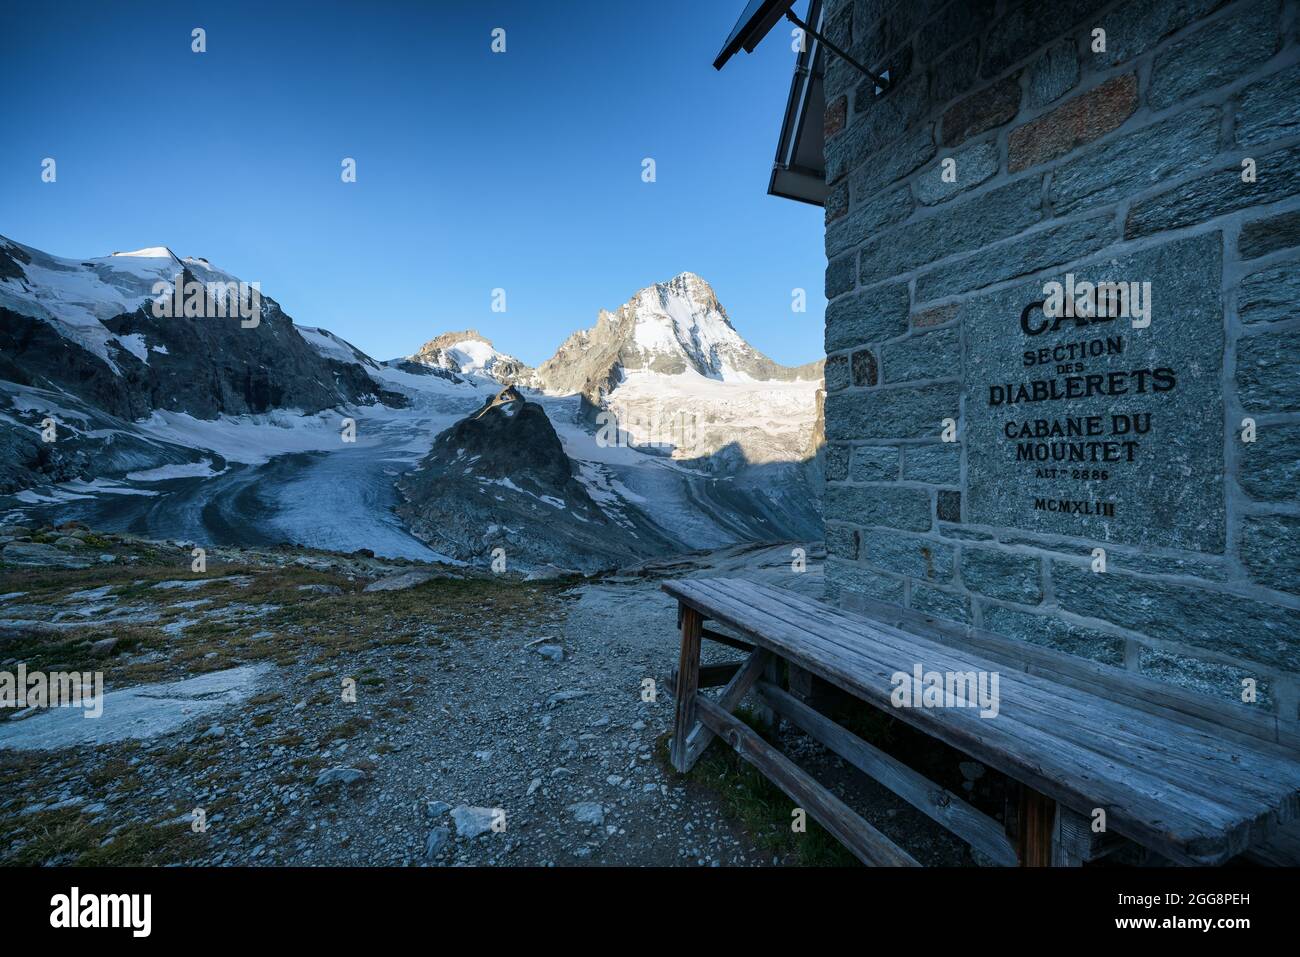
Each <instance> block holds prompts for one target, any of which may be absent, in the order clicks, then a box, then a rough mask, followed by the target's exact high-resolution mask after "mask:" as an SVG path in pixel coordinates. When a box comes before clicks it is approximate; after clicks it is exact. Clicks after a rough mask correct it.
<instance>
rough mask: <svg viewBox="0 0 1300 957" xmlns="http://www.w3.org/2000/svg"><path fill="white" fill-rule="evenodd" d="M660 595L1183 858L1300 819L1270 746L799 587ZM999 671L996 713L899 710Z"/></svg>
mask: <svg viewBox="0 0 1300 957" xmlns="http://www.w3.org/2000/svg"><path fill="white" fill-rule="evenodd" d="M664 590H665V591H667V592H668V593H669V594H671V595H673V596H674V597H676V598H677V599H678V600H679V601H681V602H683V603H684V604H686V605H687V606H689V607H691V608H694V609H696V610H698V611H699V612H700V613H701V614H703V615H705V616H706V617H708V618H711V619H714V620H716V621H719V622H721V623H723V624H725V625H728V626H730V627H731V628H733V629H735V630H737V631H738V632H739V633H740V634H743V635H745V636H746V637H747V638H749V639H751V640H753V641H754V642H755V644H757V645H759V646H762V647H767V648H769V649H771V650H772V651H774V652H776V653H777V654H779V655H780V656H782V657H784V658H787V659H788V660H791V661H793V662H795V663H796V664H798V665H800V666H801V667H804V668H807V669H808V670H810V671H812V672H813V673H814V674H817V675H819V676H820V677H822V678H824V679H826V680H828V681H830V682H831V683H832V684H835V685H837V686H839V687H841V688H842V689H844V690H845V691H848V692H849V693H850V694H853V695H855V696H856V697H859V698H861V699H863V700H865V701H867V702H869V703H871V704H873V705H875V706H877V707H879V708H882V709H883V710H885V711H887V712H889V713H892V714H894V715H895V716H896V717H898V718H899V719H901V720H903V721H905V722H907V723H909V724H912V725H913V726H915V727H917V728H919V729H920V730H922V731H924V732H926V733H927V734H930V735H932V736H934V737H937V738H939V739H940V740H943V741H946V742H947V743H948V744H950V745H952V746H953V747H956V748H958V749H959V750H961V751H964V752H965V753H967V754H969V755H971V756H972V757H974V758H976V759H978V760H981V761H983V762H984V763H986V764H988V765H990V766H991V767H994V768H997V769H998V770H1000V771H1002V772H1003V773H1005V774H1008V775H1009V776H1011V777H1012V778H1014V779H1016V780H1018V781H1021V782H1022V783H1024V784H1027V785H1029V786H1030V787H1033V788H1035V789H1036V790H1038V791H1041V792H1042V793H1044V794H1046V795H1048V796H1050V797H1052V798H1053V799H1055V800H1058V801H1060V802H1061V803H1063V804H1065V805H1066V806H1068V807H1070V808H1071V809H1073V810H1074V811H1076V812H1078V813H1080V814H1084V815H1090V814H1091V813H1092V810H1093V809H1094V808H1097V807H1101V808H1105V809H1106V813H1107V818H1108V820H1107V823H1108V827H1109V828H1110V829H1113V830H1114V831H1116V832H1117V833H1120V834H1123V835H1125V836H1127V837H1130V838H1132V839H1133V840H1136V841H1138V842H1139V843H1141V844H1144V845H1146V846H1148V847H1151V848H1153V849H1155V850H1157V851H1159V852H1160V853H1162V854H1165V855H1166V856H1168V857H1170V858H1172V859H1174V860H1178V861H1182V862H1185V863H1199V864H1216V863H1222V862H1223V861H1224V860H1227V859H1228V858H1230V857H1232V856H1235V855H1236V854H1238V853H1241V852H1242V851H1244V850H1245V849H1246V848H1247V847H1248V846H1249V845H1250V844H1251V843H1253V842H1255V841H1258V840H1260V839H1262V838H1264V837H1265V836H1266V835H1268V834H1269V833H1271V832H1273V831H1274V830H1275V829H1276V828H1278V827H1279V826H1281V825H1284V824H1286V823H1287V822H1289V821H1290V820H1292V819H1293V818H1295V817H1296V816H1298V815H1300V762H1298V761H1297V759H1296V755H1295V754H1294V753H1292V752H1290V751H1288V750H1287V749H1285V748H1282V747H1281V746H1278V745H1274V744H1270V743H1268V742H1265V741H1259V742H1250V741H1243V740H1239V739H1237V738H1235V737H1234V738H1232V739H1228V740H1223V739H1220V738H1216V737H1215V736H1214V735H1213V734H1212V733H1209V732H1208V731H1206V730H1205V729H1204V728H1202V727H1199V726H1192V725H1191V724H1183V723H1180V722H1179V721H1177V720H1176V716H1173V715H1170V716H1162V715H1158V714H1153V713H1151V712H1148V711H1143V710H1139V709H1136V708H1133V707H1130V706H1128V705H1125V704H1120V703H1118V702H1116V701H1113V700H1110V699H1108V698H1105V697H1101V696H1099V695H1096V694H1092V693H1090V692H1088V691H1086V690H1083V689H1080V688H1078V687H1075V686H1073V685H1066V684H1062V683H1060V682H1055V681H1052V680H1051V679H1050V678H1048V677H1046V676H1043V675H1041V674H1034V673H1030V672H1024V671H1005V670H1003V665H1002V664H1000V663H998V662H996V661H994V660H991V659H989V658H987V657H985V656H983V655H981V654H980V653H978V652H977V651H974V650H970V649H965V648H958V647H954V646H953V645H951V644H945V643H940V642H937V641H934V640H931V639H928V638H924V637H920V636H916V635H911V634H908V633H907V632H904V631H902V630H900V629H897V628H893V627H890V626H883V625H882V624H881V623H879V622H876V621H873V620H872V619H869V618H866V617H863V616H860V615H855V614H853V613H851V612H846V611H843V610H840V609H837V608H833V607H831V606H829V605H826V604H823V603H821V602H816V601H813V600H812V599H808V598H805V597H803V596H801V595H798V594H795V593H793V592H790V591H787V590H784V589H776V588H770V587H767V586H762V585H758V584H755V583H752V582H748V581H745V580H740V579H688V580H682V581H674V582H668V583H666V584H665V585H664ZM918 663H919V664H921V665H922V666H923V668H924V670H926V671H940V672H945V671H953V672H965V671H976V672H981V671H982V672H998V673H999V681H1000V688H999V691H1000V694H999V698H1000V702H999V705H1000V710H999V714H998V716H997V717H996V718H981V717H979V715H978V709H975V708H897V709H896V708H894V707H893V706H892V704H891V701H890V693H891V691H892V688H893V685H892V682H891V680H890V679H891V676H892V675H893V674H894V673H896V672H900V671H901V672H903V673H905V674H909V675H910V674H911V672H912V668H913V665H914V664H918Z"/></svg>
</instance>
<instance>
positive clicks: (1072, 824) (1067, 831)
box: [1052, 804, 1094, 867]
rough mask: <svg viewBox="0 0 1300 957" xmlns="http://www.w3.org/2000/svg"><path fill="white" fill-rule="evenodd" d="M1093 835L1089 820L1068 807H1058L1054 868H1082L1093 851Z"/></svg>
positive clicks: (1055, 826)
mask: <svg viewBox="0 0 1300 957" xmlns="http://www.w3.org/2000/svg"><path fill="white" fill-rule="evenodd" d="M1093 837H1094V835H1093V833H1092V827H1091V823H1090V822H1089V820H1088V818H1086V817H1084V816H1083V815H1082V814H1079V813H1077V812H1075V811H1071V810H1070V809H1069V808H1068V807H1064V806H1062V805H1060V804H1058V805H1056V820H1055V821H1054V822H1053V827H1052V866H1053V867H1082V866H1083V862H1084V861H1086V860H1088V859H1089V857H1090V856H1091V853H1092V849H1093V844H1094V841H1093Z"/></svg>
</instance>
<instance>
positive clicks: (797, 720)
mask: <svg viewBox="0 0 1300 957" xmlns="http://www.w3.org/2000/svg"><path fill="white" fill-rule="evenodd" d="M757 690H758V695H759V697H760V698H761V699H762V700H763V701H764V702H765V703H767V704H768V706H769V707H771V708H772V709H773V710H774V711H776V713H777V714H779V715H781V717H783V718H785V719H786V720H787V721H789V722H790V723H791V724H793V725H794V726H795V727H797V728H800V729H801V730H802V731H804V733H806V734H807V735H808V736H809V737H811V738H812V739H813V740H814V741H818V742H820V743H821V744H823V745H825V746H826V747H827V748H829V749H830V750H832V751H834V752H835V753H836V754H838V755H839V756H840V757H841V758H843V759H844V760H845V761H847V762H849V764H851V765H853V766H854V767H855V768H857V769H858V770H859V771H861V772H862V773H863V774H866V775H867V776H868V777H870V778H873V779H874V780H876V781H878V782H880V783H881V784H883V785H884V786H885V787H887V788H889V790H891V791H893V792H894V793H895V794H897V795H898V796H899V797H901V798H902V799H903V800H904V801H906V802H907V803H908V804H911V805H912V806H913V807H914V808H916V809H917V810H918V811H920V812H921V813H922V814H924V815H925V816H926V817H928V818H930V819H931V820H933V821H935V822H936V823H938V824H942V825H943V826H944V827H945V828H947V829H948V830H949V831H951V832H952V833H953V834H955V835H956V836H957V837H959V838H961V839H962V840H963V841H965V842H966V843H967V844H969V845H970V846H971V847H973V848H975V849H976V850H977V851H980V852H981V853H982V854H984V855H986V856H987V857H989V858H991V859H993V860H994V861H996V862H997V863H998V864H1001V865H1002V866H1004V867H1014V866H1015V865H1016V863H1017V857H1016V850H1015V848H1014V847H1012V846H1011V841H1010V840H1008V839H1007V835H1006V831H1005V829H1004V828H1003V826H1002V825H1001V824H999V823H998V822H997V821H995V820H993V818H991V817H989V816H988V815H986V814H983V813H981V812H980V811H977V810H976V809H975V808H973V807H971V806H970V805H969V804H967V803H966V802H965V801H963V800H962V799H961V798H959V797H958V796H957V795H955V794H953V793H952V792H951V791H948V790H946V789H944V788H941V787H939V786H938V785H937V784H934V783H932V782H931V781H930V780H929V779H927V778H926V777H925V776H924V775H922V774H919V773H917V772H916V771H913V770H912V769H911V768H909V767H908V766H907V765H905V764H903V763H902V762H901V761H899V760H897V759H896V758H893V757H891V756H890V755H888V754H886V753H885V752H883V751H881V750H880V749H879V748H876V747H873V746H872V745H870V744H868V743H867V742H866V741H863V740H862V739H861V738H859V737H858V736H857V735H855V734H853V733H852V732H851V731H848V730H846V729H844V728H842V727H840V726H839V725H838V724H836V723H835V722H834V721H832V720H831V719H830V718H828V717H826V716H825V715H823V714H821V713H820V712H818V711H816V710H815V709H813V708H811V707H809V706H808V705H807V704H805V703H804V702H802V701H800V700H799V699H798V698H796V697H794V696H793V695H791V694H788V693H786V692H785V691H782V690H781V689H780V688H777V687H775V686H773V685H771V684H768V683H766V682H762V681H760V682H759V683H758V688H757Z"/></svg>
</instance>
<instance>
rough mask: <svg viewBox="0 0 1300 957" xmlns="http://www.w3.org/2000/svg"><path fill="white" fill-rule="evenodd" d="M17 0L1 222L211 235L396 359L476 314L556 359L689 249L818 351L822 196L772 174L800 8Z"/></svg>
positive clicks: (92, 238)
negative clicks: (728, 43) (789, 18)
mask: <svg viewBox="0 0 1300 957" xmlns="http://www.w3.org/2000/svg"><path fill="white" fill-rule="evenodd" d="M21 6H23V7H26V10H25V11H23V12H20V5H18V4H6V5H4V9H3V11H0V79H2V80H3V81H4V89H5V90H6V95H5V98H4V99H5V117H4V131H5V132H4V136H3V141H2V142H0V234H4V235H6V236H8V237H10V238H12V239H15V240H17V241H19V242H23V243H26V244H28V245H31V246H36V247H38V248H40V249H44V250H45V251H47V252H50V253H53V254H55V255H61V256H68V257H89V256H97V255H104V254H107V253H109V252H112V251H114V250H126V249H136V248H140V247H142V246H153V245H166V246H170V247H171V248H172V249H173V250H174V251H175V252H176V253H177V254H179V255H181V256H187V255H193V256H203V257H206V258H207V259H209V260H210V261H211V262H212V263H213V264H215V265H217V266H220V267H222V268H225V269H227V270H229V271H230V272H233V273H235V274H236V275H238V276H240V277H241V278H243V279H245V280H248V281H253V280H257V281H260V282H261V283H262V289H263V290H264V291H265V292H266V293H267V294H268V295H270V296H273V297H274V298H275V299H277V300H278V301H279V302H280V303H281V305H282V306H283V307H284V309H285V311H286V312H288V313H289V314H290V315H291V316H293V317H294V319H295V320H296V321H298V322H300V323H304V324H307V325H321V326H325V327H327V328H329V329H331V330H332V331H334V332H336V333H338V334H339V335H341V336H343V337H344V338H346V339H348V340H350V341H352V342H353V343H354V344H356V345H357V346H359V347H360V348H362V349H364V350H365V351H367V352H369V353H371V354H372V355H374V356H376V357H377V358H381V359H382V358H390V357H392V356H396V355H399V354H406V353H409V352H412V351H414V350H415V349H416V348H418V346H419V345H420V344H421V343H423V342H424V341H425V340H427V339H429V338H430V337H432V336H433V335H435V334H437V333H439V332H443V331H446V330H449V329H459V328H464V327H475V328H477V329H479V331H480V332H482V333H483V334H484V335H486V336H488V337H489V338H491V339H492V340H493V341H494V342H495V343H496V345H497V346H498V348H500V349H502V350H503V351H507V352H512V353H514V354H516V355H518V356H519V357H520V358H522V359H524V360H525V361H528V362H531V363H536V362H540V361H541V360H543V359H545V358H546V357H548V356H549V355H550V354H551V353H552V352H553V351H554V349H555V347H556V346H557V345H558V344H559V343H560V341H561V340H562V339H563V338H564V336H566V335H567V334H568V333H570V332H572V331H574V330H575V329H579V328H585V327H587V326H590V325H591V324H592V323H594V322H595V318H596V312H597V310H598V309H600V308H606V309H614V308H617V307H618V306H619V305H621V304H622V303H623V302H625V301H626V300H627V299H628V298H629V297H630V296H631V295H632V294H633V293H634V292H635V291H636V290H637V289H639V288H641V287H643V286H646V285H649V284H650V283H652V282H655V281H659V280H664V279H667V278H669V277H671V276H673V275H676V274H677V273H679V272H682V271H683V270H691V271H693V272H697V273H699V274H700V275H702V276H703V277H704V278H705V279H707V280H709V282H710V283H712V284H713V286H714V289H715V290H716V292H717V294H718V297H719V299H720V300H721V301H722V303H723V305H724V306H725V307H726V308H727V310H728V313H729V314H730V316H731V318H732V321H733V323H734V324H735V325H736V327H737V329H738V330H739V331H740V332H741V334H742V335H744V336H745V337H746V338H747V339H749V340H750V341H751V342H752V343H753V344H754V345H755V346H757V347H758V348H759V349H761V350H763V351H764V352H766V353H768V354H769V355H771V356H772V357H773V358H774V359H776V360H777V361H780V362H786V363H791V364H794V363H801V362H806V361H809V360H812V359H816V358H819V357H820V356H821V355H822V316H823V309H824V305H825V303H824V300H823V298H822V284H823V272H824V268H825V259H824V256H823V252H822V248H823V247H822V211H821V210H820V209H818V208H816V207H813V206H807V205H804V204H800V203H795V202H792V201H789V200H780V199H776V198H774V197H771V196H768V195H766V189H767V181H768V175H769V172H770V170H771V163H772V158H773V154H774V152H775V146H776V137H777V133H778V126H779V123H780V119H781V115H782V111H783V109H784V106H785V99H786V95H787V92H788V88H789V82H790V74H791V70H792V66H793V61H794V53H793V52H792V51H791V49H790V41H789V28H788V26H781V27H778V28H777V32H776V33H774V34H773V35H772V36H770V37H769V38H768V40H767V41H766V42H765V43H764V44H763V46H762V47H761V48H760V49H759V50H758V51H757V52H755V53H754V54H751V55H745V54H744V53H741V54H739V55H738V56H737V57H736V58H735V59H734V60H733V61H732V63H731V64H729V65H728V67H727V68H726V69H725V70H724V71H722V72H721V73H719V72H717V71H715V70H714V69H713V68H712V66H711V62H712V59H713V56H714V55H715V54H716V52H717V50H718V48H719V47H720V46H721V45H722V41H723V40H724V39H725V37H726V35H727V34H728V32H729V31H730V29H731V27H732V25H733V23H734V21H735V18H736V16H737V15H738V14H739V11H740V8H741V7H742V6H743V4H742V3H741V2H740V0H694V2H688V0H655V2H652V3H649V2H632V0H604V2H589V0H531V2H515V3H492V2H472V3H466V2H447V0H437V2H425V3H419V2H415V0H408V2H396V3H374V2H370V3H356V4H344V3H329V2H321V3H311V4H307V3H302V4H287V3H286V4H280V3H268V2H259V3H244V2H222V3H183V2H175V0H169V2H158V3H148V2H129V0H128V2H112V3H106V2H87V3H65V2H59V0H44V2H43V3H41V4H39V5H21ZM196 26H199V27H203V28H204V29H206V31H207V44H208V50H207V52H206V53H203V54H196V53H193V52H191V50H190V43H191V40H190V31H191V30H192V29H193V28H194V27H196ZM495 27H501V28H503V29H505V30H506V53H504V54H494V53H492V52H491V50H490V43H491V31H492V30H493V28H495ZM47 156H49V157H54V158H55V159H56V160H57V163H58V181H57V182H56V183H54V184H47V183H42V182H41V180H40V164H41V161H42V159H43V158H44V157H47ZM343 157H354V158H355V159H356V161H357V182H356V183H354V184H344V183H342V182H341V181H340V176H339V174H340V163H341V161H342V159H343ZM645 157H652V158H653V159H654V160H655V163H656V173H657V181H656V182H654V183H644V182H642V179H641V171H642V160H643V158H645ZM498 287H499V288H503V289H505V290H506V305H507V311H506V312H505V313H504V314H502V313H496V312H493V311H492V310H491V295H492V290H493V289H494V288H498ZM795 287H801V288H804V289H806V290H807V294H808V308H807V311H806V312H804V313H795V312H793V311H792V310H791V305H790V304H791V290H792V289H793V288H795Z"/></svg>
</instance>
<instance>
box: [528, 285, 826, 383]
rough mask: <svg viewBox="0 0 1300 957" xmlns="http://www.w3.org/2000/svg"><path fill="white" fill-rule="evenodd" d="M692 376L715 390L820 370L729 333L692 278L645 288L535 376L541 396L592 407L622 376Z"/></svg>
mask: <svg viewBox="0 0 1300 957" xmlns="http://www.w3.org/2000/svg"><path fill="white" fill-rule="evenodd" d="M637 371H645V372H654V373H659V374H662V375H667V376H680V375H695V376H702V377H704V378H706V379H713V380H716V381H719V382H752V381H759V382H767V381H772V380H778V381H795V380H800V381H802V380H807V381H810V382H813V381H817V380H819V379H821V376H822V370H821V364H820V363H809V364H808V365H806V366H799V367H788V366H782V365H778V364H777V363H775V362H773V361H772V360H771V359H769V358H768V357H767V356H765V355H763V354H762V353H761V352H759V351H758V350H757V349H755V348H754V347H753V346H751V345H750V344H749V343H748V342H746V341H745V339H744V337H743V336H741V335H740V333H739V332H737V331H736V329H735V327H734V326H733V325H732V324H731V319H730V318H728V316H727V312H726V310H725V309H724V308H723V307H722V304H721V303H720V302H719V301H718V297H717V296H716V295H715V294H714V292H713V287H712V286H710V285H709V284H708V282H706V281H705V280H704V279H703V278H701V277H700V276H698V275H696V274H695V273H692V272H683V273H679V274H678V275H676V276H674V277H673V278H672V279H669V280H667V281H666V282H658V283H655V284H654V285H652V286H646V287H645V288H644V289H642V290H640V291H639V292H637V293H636V295H634V296H633V297H632V298H631V299H629V300H628V301H627V302H625V303H624V304H623V305H622V306H620V307H619V308H618V309H617V310H615V311H614V312H608V311H605V310H601V311H600V313H599V315H598V316H597V318H596V325H595V326H593V327H592V328H590V329H585V330H582V331H580V332H575V333H574V334H573V335H571V336H570V337H569V338H568V339H566V340H565V341H564V343H563V344H562V345H561V346H560V348H559V349H558V350H557V351H556V353H555V355H554V356H552V357H551V358H550V359H548V360H547V361H546V362H544V363H542V365H541V366H539V367H538V370H537V378H538V383H539V384H540V385H541V387H542V388H545V389H547V390H551V391H557V392H566V391H567V392H581V393H583V394H584V395H586V396H587V397H588V398H589V399H590V400H591V401H592V402H593V403H599V401H600V398H601V397H602V396H604V395H607V394H608V393H610V392H611V391H613V389H614V388H616V387H617V386H618V384H619V382H621V381H623V379H624V378H625V376H626V374H627V373H630V372H637Z"/></svg>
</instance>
